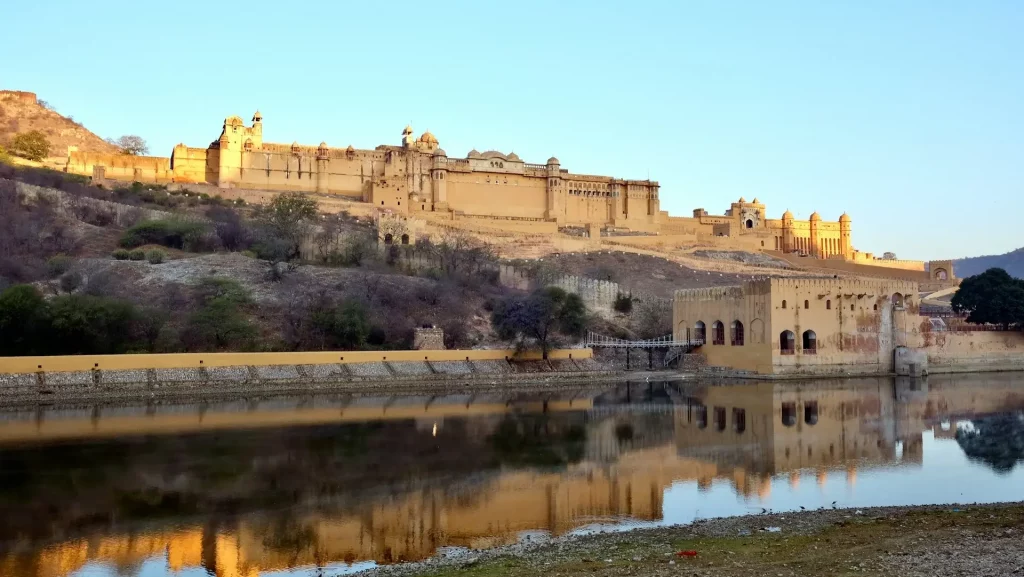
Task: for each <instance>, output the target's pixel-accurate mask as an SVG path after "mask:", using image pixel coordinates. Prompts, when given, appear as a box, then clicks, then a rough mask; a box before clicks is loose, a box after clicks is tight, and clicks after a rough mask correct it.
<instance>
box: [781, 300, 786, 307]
mask: <svg viewBox="0 0 1024 577" xmlns="http://www.w3.org/2000/svg"><path fill="white" fill-rule="evenodd" d="M782 308H786V299H782Z"/></svg>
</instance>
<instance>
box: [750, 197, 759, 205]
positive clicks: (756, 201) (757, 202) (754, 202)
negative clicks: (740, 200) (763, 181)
mask: <svg viewBox="0 0 1024 577" xmlns="http://www.w3.org/2000/svg"><path fill="white" fill-rule="evenodd" d="M750 204H761V201H759V200H757V197H756V196H755V197H754V200H752V201H750Z"/></svg>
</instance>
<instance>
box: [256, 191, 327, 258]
mask: <svg viewBox="0 0 1024 577" xmlns="http://www.w3.org/2000/svg"><path fill="white" fill-rule="evenodd" d="M318 214H319V213H318V212H317V203H316V200H314V199H312V198H310V197H308V196H306V195H305V194H302V193H300V192H285V193H282V194H279V195H277V196H276V197H274V200H272V201H270V204H268V205H267V206H265V207H261V208H260V209H259V210H258V211H257V212H256V222H257V223H258V224H259V234H258V235H257V236H258V238H257V241H256V243H255V245H254V247H253V250H255V251H256V254H257V255H259V256H260V258H262V259H264V260H270V261H271V262H282V261H287V260H292V259H295V258H298V256H299V249H300V247H301V245H302V241H303V239H304V238H305V237H306V236H307V235H308V234H309V232H310V230H311V228H312V223H313V222H314V221H316V219H317V216H318Z"/></svg>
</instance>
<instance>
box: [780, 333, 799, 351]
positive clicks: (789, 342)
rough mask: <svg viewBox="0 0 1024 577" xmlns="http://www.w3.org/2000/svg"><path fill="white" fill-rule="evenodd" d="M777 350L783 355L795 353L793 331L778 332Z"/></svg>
mask: <svg viewBox="0 0 1024 577" xmlns="http://www.w3.org/2000/svg"><path fill="white" fill-rule="evenodd" d="M779 351H780V352H782V354H784V355H794V354H796V335H795V334H793V331H782V333H781V334H779Z"/></svg>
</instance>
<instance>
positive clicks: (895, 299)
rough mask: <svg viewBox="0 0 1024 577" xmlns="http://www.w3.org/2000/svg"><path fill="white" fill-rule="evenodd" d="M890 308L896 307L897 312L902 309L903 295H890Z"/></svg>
mask: <svg viewBox="0 0 1024 577" xmlns="http://www.w3.org/2000/svg"><path fill="white" fill-rule="evenodd" d="M892 306H894V307H896V309H897V310H900V309H902V308H903V295H901V294H900V293H892Z"/></svg>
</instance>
